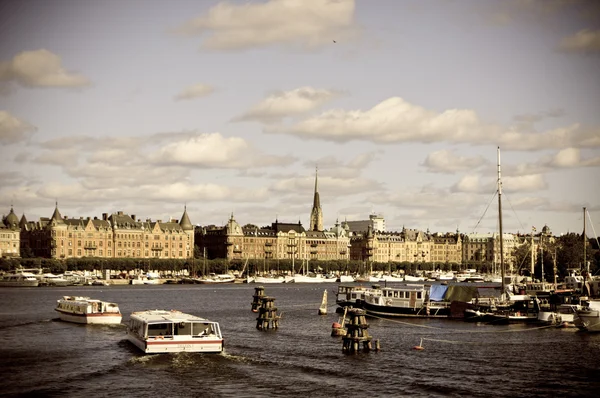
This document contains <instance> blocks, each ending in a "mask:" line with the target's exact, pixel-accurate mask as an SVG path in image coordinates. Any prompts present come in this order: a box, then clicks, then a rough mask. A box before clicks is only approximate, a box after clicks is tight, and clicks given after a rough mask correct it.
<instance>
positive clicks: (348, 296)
mask: <svg viewBox="0 0 600 398" xmlns="http://www.w3.org/2000/svg"><path fill="white" fill-rule="evenodd" d="M377 288H378V286H377ZM371 289H372V288H368V287H364V286H360V285H338V287H337V291H335V303H336V304H337V305H338V308H337V309H336V312H338V313H343V312H344V309H345V308H346V307H354V308H360V306H361V305H362V301H363V300H364V299H365V293H366V292H367V291H369V290H371Z"/></svg>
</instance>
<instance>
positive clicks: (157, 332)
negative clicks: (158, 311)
mask: <svg viewBox="0 0 600 398" xmlns="http://www.w3.org/2000/svg"><path fill="white" fill-rule="evenodd" d="M170 334H171V324H170V323H152V324H149V325H148V336H167V335H170Z"/></svg>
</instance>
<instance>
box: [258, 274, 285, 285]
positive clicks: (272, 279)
mask: <svg viewBox="0 0 600 398" xmlns="http://www.w3.org/2000/svg"><path fill="white" fill-rule="evenodd" d="M254 283H265V284H269V283H285V278H284V277H283V276H275V275H264V276H258V275H257V276H255V277H254Z"/></svg>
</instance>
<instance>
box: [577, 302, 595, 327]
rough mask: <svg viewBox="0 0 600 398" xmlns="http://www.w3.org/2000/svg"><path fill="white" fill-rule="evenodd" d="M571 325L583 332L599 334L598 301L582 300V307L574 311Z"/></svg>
mask: <svg viewBox="0 0 600 398" xmlns="http://www.w3.org/2000/svg"><path fill="white" fill-rule="evenodd" d="M575 312H576V316H575V318H574V320H573V323H574V324H575V326H577V328H578V329H579V330H581V331H584V332H600V299H588V300H583V299H582V307H581V308H578V309H576V310H575Z"/></svg>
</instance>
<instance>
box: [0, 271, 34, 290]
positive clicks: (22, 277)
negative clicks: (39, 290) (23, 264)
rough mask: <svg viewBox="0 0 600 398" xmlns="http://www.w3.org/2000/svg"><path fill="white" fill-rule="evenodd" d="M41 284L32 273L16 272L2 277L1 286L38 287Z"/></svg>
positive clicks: (0, 279) (0, 278)
mask: <svg viewBox="0 0 600 398" xmlns="http://www.w3.org/2000/svg"><path fill="white" fill-rule="evenodd" d="M39 284H40V281H39V280H38V279H37V278H36V277H35V274H33V273H31V272H25V271H14V272H9V273H6V274H4V275H2V276H1V277H0V286H5V287H36V286H39Z"/></svg>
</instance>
